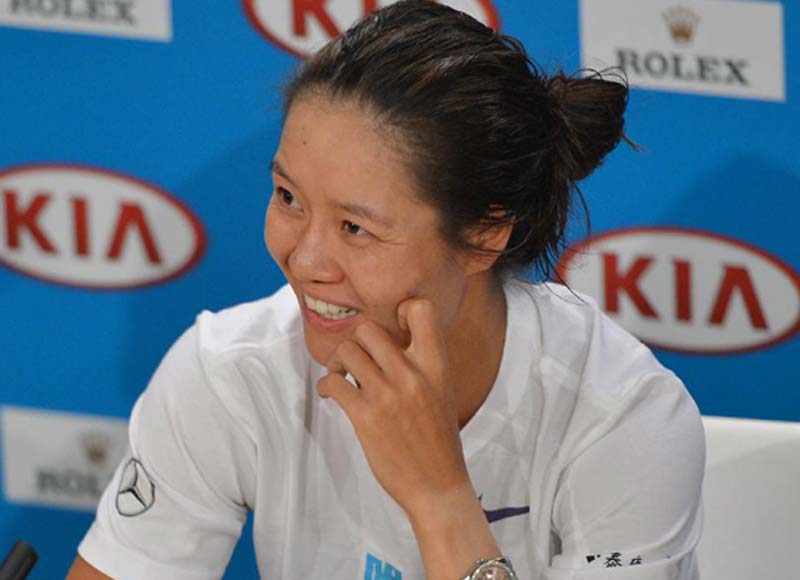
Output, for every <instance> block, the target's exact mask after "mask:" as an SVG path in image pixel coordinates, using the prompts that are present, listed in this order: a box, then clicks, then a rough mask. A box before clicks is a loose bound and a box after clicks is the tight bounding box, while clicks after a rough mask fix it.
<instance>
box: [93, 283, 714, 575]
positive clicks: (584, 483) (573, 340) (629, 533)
mask: <svg viewBox="0 0 800 580" xmlns="http://www.w3.org/2000/svg"><path fill="white" fill-rule="evenodd" d="M505 292H506V298H507V304H508V325H507V330H506V339H505V346H504V349H503V358H502V362H501V364H500V370H499V373H498V376H497V378H496V381H495V384H494V386H493V387H492V390H491V392H490V393H489V395H488V397H487V399H486V400H485V401H484V403H483V405H482V406H481V407H480V409H479V410H478V412H477V413H476V414H475V415H474V416H473V417H472V419H470V421H469V423H468V424H467V425H466V426H465V427H464V428H463V429H462V431H461V439H462V444H463V449H464V455H465V458H466V462H467V467H468V470H469V475H470V478H471V480H472V483H473V486H474V488H475V490H476V491H477V493H478V495H479V496H480V498H481V504H482V506H483V509H484V511H485V512H486V516H487V519H488V520H489V521H490V526H491V529H492V532H493V534H494V537H495V539H496V540H497V543H498V545H499V547H500V549H501V550H502V552H503V553H504V554H505V555H507V556H509V557H510V558H511V561H512V563H513V564H514V567H515V569H516V570H517V573H518V575H519V577H520V580H535V579H548V580H556V579H557V580H566V579H575V580H578V579H586V580H590V579H601V578H602V579H605V578H608V579H615V580H624V579H633V578H635V579H637V580H667V579H669V580H690V579H692V580H693V579H695V578H697V575H698V573H697V565H696V561H695V555H694V548H695V546H696V545H697V542H698V540H699V537H700V532H701V527H702V508H701V501H700V489H701V484H702V477H703V469H704V464H705V443H704V441H705V440H704V433H703V428H702V424H701V421H700V416H699V413H698V410H697V407H696V405H695V403H694V401H693V400H692V399H691V397H690V396H689V394H688V393H687V391H686V389H685V388H684V386H683V384H682V383H681V381H680V380H679V379H678V378H677V377H676V376H675V375H674V374H673V373H672V372H671V371H669V370H667V369H665V368H664V367H662V366H661V365H660V364H659V363H658V362H657V360H656V359H655V358H654V356H653V355H652V353H651V352H650V350H649V349H648V348H647V347H645V346H644V345H643V344H641V343H640V342H639V341H638V340H636V339H635V338H634V337H632V336H631V335H630V334H628V333H627V332H626V331H625V330H623V329H622V328H621V327H619V326H618V325H617V324H615V323H614V322H613V321H611V320H610V319H609V318H608V317H606V316H605V315H604V314H603V313H602V312H601V311H600V310H599V309H598V308H597V306H596V304H595V303H594V302H593V301H592V300H591V299H590V298H587V297H585V296H583V297H581V298H578V297H576V296H575V295H573V294H572V293H570V292H569V291H568V290H567V289H565V288H564V287H563V286H558V285H553V284H549V285H544V284H542V285H534V284H530V283H528V282H522V281H519V280H509V281H508V282H507V283H506V285H505ZM324 374H325V369H324V367H322V366H321V365H319V364H318V363H316V362H315V361H314V360H313V359H311V357H310V356H309V354H308V352H307V350H306V348H305V343H304V339H303V329H302V319H301V313H300V310H299V307H298V304H297V301H296V298H295V295H294V293H293V292H292V291H291V289H290V288H289V287H288V286H284V287H283V288H282V289H280V290H279V291H278V292H277V293H276V294H274V295H273V296H271V297H269V298H265V299H262V300H258V301H256V302H251V303H247V304H242V305H239V306H236V307H234V308H230V309H227V310H223V311H222V312H219V313H217V314H212V313H209V312H203V313H202V314H200V315H199V316H198V318H197V321H196V324H195V325H194V326H193V327H192V328H190V329H189V330H188V331H187V332H186V333H184V335H183V336H182V337H181V338H180V339H179V340H178V341H177V342H176V343H175V345H174V346H173V347H172V349H171V350H170V351H169V352H168V353H167V355H166V357H165V358H164V360H163V361H162V363H161V365H160V366H159V367H158V370H157V371H156V373H155V375H154V376H153V379H152V381H151V382H150V384H149V386H148V387H147V389H146V390H145V392H144V393H143V394H142V396H141V397H140V399H139V400H138V402H137V403H136V405H135V407H134V409H133V413H132V415H131V422H130V451H129V453H128V455H127V456H126V458H125V459H123V461H122V462H121V464H120V466H119V468H118V470H117V472H116V475H115V476H114V479H113V480H112V481H111V483H110V484H109V486H108V488H107V489H106V491H105V493H104V494H103V497H102V499H101V501H100V505H99V507H98V511H97V518H96V520H95V522H94V523H93V525H92V527H91V529H90V530H89V532H88V533H87V535H86V537H85V538H84V540H83V542H82V543H81V545H80V547H79V552H80V554H81V555H82V556H83V558H84V559H85V560H87V561H88V562H89V563H91V564H92V565H94V566H95V567H96V568H98V569H99V570H101V571H103V572H105V573H106V574H108V575H110V576H112V577H114V578H116V579H117V580H139V579H147V580H162V579H163V580H201V579H202V580H206V579H215V578H221V577H222V576H223V574H224V571H225V567H226V565H227V563H228V560H229V558H230V554H231V552H232V550H233V548H234V545H235V544H236V542H237V540H238V538H239V535H240V533H241V528H242V525H243V523H244V521H245V520H246V517H247V512H248V510H252V511H253V512H254V514H253V517H254V531H253V534H254V538H253V540H254V545H255V550H256V557H257V561H258V567H259V572H260V575H261V577H262V578H263V579H265V580H281V579H282V580H300V579H303V580H315V579H319V580H322V579H333V580H354V579H358V580H360V579H361V578H364V579H365V580H390V579H391V580H398V579H405V580H412V579H422V578H424V568H423V565H422V559H421V555H420V552H419V548H418V546H417V543H416V540H415V537H414V534H413V532H412V530H411V526H410V524H409V522H408V519H407V517H406V515H405V512H404V511H403V510H402V509H401V508H400V507H399V506H398V505H397V503H396V502H395V501H394V500H393V499H392V498H391V496H389V495H388V494H387V493H386V492H385V491H384V489H383V488H382V487H381V486H380V484H378V482H377V480H376V479H375V478H374V476H373V475H372V472H371V471H370V469H369V466H368V464H367V461H366V458H365V456H364V453H363V450H362V448H361V445H360V443H359V441H358V439H357V438H356V436H355V432H354V430H353V428H352V425H351V424H350V422H349V420H348V418H347V415H345V413H344V412H343V411H342V410H341V409H340V408H339V407H338V405H337V404H336V402H335V401H334V400H333V399H321V398H320V397H319V395H318V394H317V393H316V384H317V381H318V379H319V378H321V377H322V376H324ZM386 436H387V437H391V433H387V434H386ZM465 572H466V571H465ZM454 580H457V579H454Z"/></svg>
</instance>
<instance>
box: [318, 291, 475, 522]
mask: <svg viewBox="0 0 800 580" xmlns="http://www.w3.org/2000/svg"><path fill="white" fill-rule="evenodd" d="M398 323H399V324H400V327H401V329H403V330H404V331H407V332H409V333H410V335H411V342H410V344H409V345H408V347H406V348H402V347H401V346H399V345H398V344H397V343H396V342H395V341H394V339H393V338H392V337H391V336H390V335H389V333H388V332H387V331H386V330H385V329H383V328H382V327H381V326H379V325H378V324H377V323H375V322H373V321H367V322H364V323H363V324H361V325H360V326H358V328H356V330H355V336H354V338H353V340H346V341H344V342H342V343H341V344H340V345H339V346H338V347H337V348H336V350H335V351H334V353H333V354H332V355H331V357H330V359H329V360H328V362H327V363H326V367H327V368H328V371H329V374H328V375H326V376H325V377H323V378H322V379H321V380H320V381H319V383H318V384H317V392H318V393H319V394H320V396H322V397H324V398H327V397H331V398H332V399H333V400H335V401H336V403H337V404H338V405H339V406H340V407H341V408H342V410H343V411H344V412H345V413H346V414H347V416H348V418H349V419H350V422H351V423H352V424H353V428H354V429H355V432H356V435H357V437H358V439H359V441H360V442H361V446H362V447H363V449H364V454H365V455H366V458H367V461H368V463H369V466H370V468H371V469H372V472H373V474H374V475H375V478H376V479H377V480H378V482H379V483H380V484H381V485H382V486H383V488H384V489H385V490H386V491H387V492H388V493H389V495H391V496H392V497H393V498H394V499H395V501H397V503H398V504H399V505H400V506H401V507H402V508H403V509H404V510H405V511H406V513H407V514H409V515H412V514H413V513H415V512H417V513H419V512H421V511H423V510H424V509H425V507H424V506H429V505H431V504H434V503H435V502H437V501H438V500H439V499H444V498H447V497H448V496H452V495H458V494H463V493H464V491H465V489H471V483H470V481H469V475H468V473H467V468H466V464H465V462H464V454H463V450H462V448H461V439H460V437H459V427H458V416H457V413H456V406H455V398H454V393H453V386H452V385H451V383H450V373H449V369H448V365H447V352H446V348H445V343H444V337H443V335H442V331H441V328H440V327H439V324H438V321H437V318H436V311H435V308H434V305H433V303H432V302H431V301H429V300H427V299H421V298H411V299H408V300H405V301H404V302H402V303H401V304H400V306H399V308H398ZM348 372H349V373H350V374H351V375H352V376H353V378H355V380H356V381H357V382H358V383H359V385H360V388H355V387H354V386H353V385H352V384H351V383H350V382H348V381H347V380H346V379H345V375H346V374H347V373H348Z"/></svg>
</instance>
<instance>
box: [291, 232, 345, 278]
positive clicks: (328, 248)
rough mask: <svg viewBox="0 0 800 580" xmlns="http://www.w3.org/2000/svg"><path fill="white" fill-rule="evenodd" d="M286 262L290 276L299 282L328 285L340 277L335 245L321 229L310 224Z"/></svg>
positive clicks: (340, 272) (340, 271)
mask: <svg viewBox="0 0 800 580" xmlns="http://www.w3.org/2000/svg"><path fill="white" fill-rule="evenodd" d="M288 262H289V269H290V270H291V273H292V275H293V276H294V277H295V278H296V279H297V280H298V281H301V282H307V283H308V282H326V283H330V282H338V281H339V280H340V279H341V277H342V270H341V268H340V267H339V263H338V261H337V259H336V255H335V244H334V243H333V241H332V240H329V239H327V236H326V234H325V232H324V231H323V230H322V229H321V228H318V227H313V226H312V225H311V224H309V225H308V226H307V227H306V228H304V230H303V231H302V232H301V235H300V237H299V238H298V240H297V244H296V245H295V247H294V249H293V250H292V253H291V254H289V260H288Z"/></svg>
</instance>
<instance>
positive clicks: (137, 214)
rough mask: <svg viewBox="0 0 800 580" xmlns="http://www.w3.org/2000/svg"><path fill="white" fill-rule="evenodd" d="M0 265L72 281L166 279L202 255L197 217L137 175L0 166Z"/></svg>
mask: <svg viewBox="0 0 800 580" xmlns="http://www.w3.org/2000/svg"><path fill="white" fill-rule="evenodd" d="M0 236H2V241H1V242H0V264H3V265H5V266H8V267H9V268H12V269H14V270H16V271H18V272H20V273H22V274H26V275H28V276H32V277H34V278H38V279H40V280H45V281H48V282H54V283H56V284H63V285H66V286H75V287H80V288H96V289H107V290H112V289H127V288H138V287H142V286H150V285H154V284H159V283H163V282H166V281H168V280H172V279H174V278H177V277H178V276H181V275H182V274H184V273H185V272H187V271H188V270H189V269H190V268H192V267H193V266H194V265H195V264H197V262H198V261H199V260H200V258H201V257H202V255H203V253H204V251H205V247H206V237H205V232H204V230H203V227H202V225H201V223H200V220H198V219H197V217H196V216H195V215H194V213H193V212H192V211H191V210H190V209H189V208H188V207H187V206H186V205H184V204H183V202H181V201H180V200H179V199H177V198H176V197H174V196H172V195H170V194H169V193H167V192H166V191H164V190H162V189H160V188H158V187H156V186H155V185H152V184H149V183H147V182H145V181H143V180H141V179H137V178H135V177H131V176H128V175H124V174H122V173H117V172H115V171H108V170H105V169H99V168H96V167H87V166H82V165H72V164H37V165H23V166H17V167H12V168H10V169H6V170H4V171H0Z"/></svg>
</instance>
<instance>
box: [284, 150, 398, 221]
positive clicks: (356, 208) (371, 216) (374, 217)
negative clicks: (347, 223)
mask: <svg viewBox="0 0 800 580" xmlns="http://www.w3.org/2000/svg"><path fill="white" fill-rule="evenodd" d="M270 167H271V169H272V171H273V172H275V173H276V174H278V175H280V176H281V177H283V178H284V179H285V180H286V181H288V182H289V183H291V184H292V185H293V186H295V187H297V185H296V184H295V182H294V181H292V178H291V177H289V176H288V175H287V174H286V171H285V170H284V169H283V167H281V164H280V163H278V161H277V160H276V159H273V160H272V163H271V164H270ZM333 207H335V208H336V209H341V210H344V211H346V212H348V213H351V214H353V215H357V216H359V217H362V218H365V219H368V220H370V221H372V222H375V223H377V224H380V225H382V226H384V227H387V228H388V227H391V226H393V225H394V220H392V219H390V218H389V217H387V216H384V215H381V214H380V213H378V212H376V211H375V210H374V209H372V208H371V207H369V206H366V205H362V204H359V203H352V202H350V203H346V202H334V204H333Z"/></svg>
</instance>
